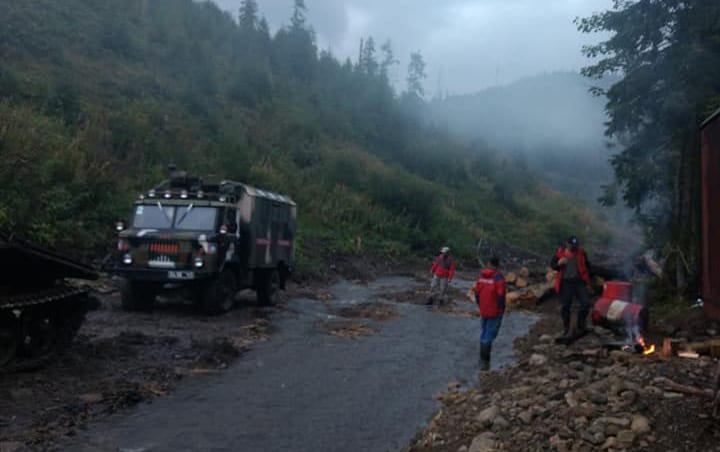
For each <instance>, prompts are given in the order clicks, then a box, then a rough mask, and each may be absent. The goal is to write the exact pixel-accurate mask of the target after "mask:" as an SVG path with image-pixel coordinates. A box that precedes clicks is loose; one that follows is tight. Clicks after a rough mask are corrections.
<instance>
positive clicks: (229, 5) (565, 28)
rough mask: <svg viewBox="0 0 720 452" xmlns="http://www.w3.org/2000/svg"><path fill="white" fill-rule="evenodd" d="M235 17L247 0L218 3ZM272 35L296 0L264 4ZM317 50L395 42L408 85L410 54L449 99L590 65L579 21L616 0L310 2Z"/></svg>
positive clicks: (353, 51) (433, 88)
mask: <svg viewBox="0 0 720 452" xmlns="http://www.w3.org/2000/svg"><path fill="white" fill-rule="evenodd" d="M215 1H216V2H217V3H218V4H219V5H220V6H221V7H223V8H225V9H227V10H229V11H232V12H233V14H234V15H235V13H236V11H237V9H238V7H239V5H240V3H241V0H215ZM258 3H259V6H260V13H261V15H263V16H265V17H266V18H267V19H268V22H269V23H270V26H271V28H272V29H273V30H276V29H277V28H278V27H280V26H282V25H284V24H287V23H288V22H289V17H290V15H291V11H292V5H293V0H258ZM305 4H306V5H307V7H308V10H309V14H308V18H309V22H310V24H311V25H312V26H313V28H314V29H315V32H316V34H317V40H318V46H319V47H320V48H321V49H330V50H331V51H332V53H333V54H334V55H335V56H337V57H338V58H341V59H345V58H346V57H350V58H352V59H353V60H355V59H356V58H357V53H358V47H359V42H360V39H361V38H362V37H366V36H372V37H373V39H375V41H376V43H378V44H377V47H378V48H379V47H380V43H382V42H384V41H385V40H387V39H390V40H391V41H392V44H393V48H394V50H395V53H396V55H397V57H398V59H400V60H401V64H400V67H398V68H397V69H396V71H395V74H394V78H395V79H396V81H397V82H399V83H400V84H402V82H403V80H404V78H405V73H406V69H405V67H406V64H407V61H408V55H409V54H410V52H413V51H420V52H421V53H422V55H423V57H424V58H425V61H426V62H427V65H428V67H427V74H428V79H427V80H426V83H425V88H426V92H427V93H429V94H434V93H436V92H437V90H438V87H439V86H442V89H443V91H447V92H450V93H451V94H461V93H468V92H474V91H478V90H481V89H483V88H487V87H490V86H494V85H497V84H500V85H504V84H507V83H510V82H512V81H514V80H517V79H518V78H521V77H524V76H531V75H535V74H538V73H542V72H552V71H556V70H577V69H579V68H580V67H582V66H584V65H586V64H587V61H586V60H585V58H584V57H583V56H582V54H581V53H580V48H581V47H582V45H583V44H587V43H589V42H593V41H597V40H598V39H599V38H598V37H597V36H587V35H583V34H581V33H579V32H578V31H577V30H576V28H575V25H574V24H573V19H574V18H575V17H578V16H581V17H584V16H588V15H590V14H592V13H593V12H596V11H602V10H605V9H609V8H610V7H611V5H612V0H305Z"/></svg>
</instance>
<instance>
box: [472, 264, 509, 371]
mask: <svg viewBox="0 0 720 452" xmlns="http://www.w3.org/2000/svg"><path fill="white" fill-rule="evenodd" d="M499 267H500V260H499V259H498V258H497V257H495V256H493V257H491V258H490V260H489V265H488V266H487V267H486V268H484V269H483V270H482V272H481V273H480V277H479V278H478V279H477V281H475V287H474V289H473V290H474V292H475V301H476V303H477V305H478V308H479V309H480V317H481V318H482V332H481V334H480V367H481V369H482V370H489V369H490V354H491V353H492V343H493V341H494V340H495V338H496V337H497V335H498V332H499V331H500V325H501V324H502V319H503V314H504V313H505V277H503V275H502V273H500V271H499V270H498V268H499Z"/></svg>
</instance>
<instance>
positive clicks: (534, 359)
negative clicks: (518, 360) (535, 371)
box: [528, 353, 548, 366]
mask: <svg viewBox="0 0 720 452" xmlns="http://www.w3.org/2000/svg"><path fill="white" fill-rule="evenodd" d="M547 361H548V359H547V356H545V355H540V354H538V353H534V354H533V355H532V356H530V359H529V360H528V364H530V365H531V366H544V365H545V364H547Z"/></svg>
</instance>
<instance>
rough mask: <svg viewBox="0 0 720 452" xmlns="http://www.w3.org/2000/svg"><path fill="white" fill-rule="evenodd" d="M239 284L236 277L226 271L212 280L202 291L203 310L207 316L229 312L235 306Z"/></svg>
mask: <svg viewBox="0 0 720 452" xmlns="http://www.w3.org/2000/svg"><path fill="white" fill-rule="evenodd" d="M236 293H237V284H236V281H235V275H234V274H233V273H232V271H230V270H224V271H223V272H222V273H220V276H218V277H217V278H214V279H212V280H211V281H210V282H209V283H207V285H206V286H205V288H204V290H203V291H202V295H201V297H202V299H201V308H202V311H203V312H204V313H205V314H206V315H220V314H224V313H226V312H228V311H229V310H231V309H232V307H233V305H234V304H235V294H236Z"/></svg>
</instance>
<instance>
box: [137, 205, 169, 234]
mask: <svg viewBox="0 0 720 452" xmlns="http://www.w3.org/2000/svg"><path fill="white" fill-rule="evenodd" d="M174 215H175V207H173V206H162V205H154V206H153V205H140V206H136V207H135V216H134V217H133V224H132V225H133V227H136V228H152V229H170V228H171V227H172V222H173V216H174Z"/></svg>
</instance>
